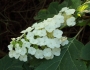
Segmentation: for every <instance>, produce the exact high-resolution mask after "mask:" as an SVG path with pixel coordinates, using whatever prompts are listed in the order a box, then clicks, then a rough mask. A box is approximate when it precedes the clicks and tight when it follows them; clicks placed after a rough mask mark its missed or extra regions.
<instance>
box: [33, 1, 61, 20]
mask: <svg viewBox="0 0 90 70" xmlns="http://www.w3.org/2000/svg"><path fill="white" fill-rule="evenodd" d="M58 12H59V3H58V2H52V3H50V5H49V7H48V9H42V10H40V11H39V12H38V13H37V15H36V16H35V17H34V19H35V20H40V21H43V20H44V19H47V18H51V17H53V16H54V15H55V14H57V13H58Z"/></svg>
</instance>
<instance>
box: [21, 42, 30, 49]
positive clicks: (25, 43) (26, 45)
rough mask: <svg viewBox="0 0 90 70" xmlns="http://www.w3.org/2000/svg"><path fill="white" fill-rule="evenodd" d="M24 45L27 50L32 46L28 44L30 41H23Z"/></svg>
mask: <svg viewBox="0 0 90 70" xmlns="http://www.w3.org/2000/svg"><path fill="white" fill-rule="evenodd" d="M22 43H23V44H22V47H27V48H29V47H30V45H31V43H30V42H28V41H23V42H22Z"/></svg>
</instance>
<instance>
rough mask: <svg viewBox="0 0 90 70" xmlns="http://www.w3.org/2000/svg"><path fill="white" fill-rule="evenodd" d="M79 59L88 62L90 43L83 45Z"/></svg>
mask: <svg viewBox="0 0 90 70" xmlns="http://www.w3.org/2000/svg"><path fill="white" fill-rule="evenodd" d="M81 58H82V59H84V60H90V42H89V43H87V44H86V45H85V47H83V48H82V50H81Z"/></svg>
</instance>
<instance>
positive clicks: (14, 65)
mask: <svg viewBox="0 0 90 70" xmlns="http://www.w3.org/2000/svg"><path fill="white" fill-rule="evenodd" d="M22 65H23V62H21V61H19V60H16V59H14V58H9V56H8V55H7V56H5V57H3V58H2V59H0V70H23V68H22Z"/></svg>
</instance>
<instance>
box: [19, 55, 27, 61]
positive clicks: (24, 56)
mask: <svg viewBox="0 0 90 70" xmlns="http://www.w3.org/2000/svg"><path fill="white" fill-rule="evenodd" d="M19 60H20V61H24V62H26V61H27V55H21V56H20V57H19Z"/></svg>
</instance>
